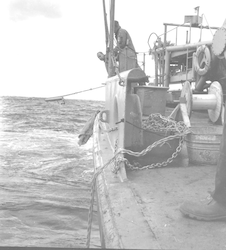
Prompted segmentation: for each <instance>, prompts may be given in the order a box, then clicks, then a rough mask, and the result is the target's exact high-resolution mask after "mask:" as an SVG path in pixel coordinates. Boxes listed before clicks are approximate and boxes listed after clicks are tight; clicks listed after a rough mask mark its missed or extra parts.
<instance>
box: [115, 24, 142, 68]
mask: <svg viewBox="0 0 226 250" xmlns="http://www.w3.org/2000/svg"><path fill="white" fill-rule="evenodd" d="M114 33H115V38H116V41H117V45H116V47H115V48H114V54H115V56H116V58H117V59H116V60H117V61H118V62H119V72H122V71H126V70H129V69H133V68H139V65H138V63H137V53H136V51H135V48H134V46H133V42H132V39H131V37H130V35H129V33H128V32H127V31H126V30H125V29H122V28H121V26H120V25H119V22H118V21H115V23H114Z"/></svg>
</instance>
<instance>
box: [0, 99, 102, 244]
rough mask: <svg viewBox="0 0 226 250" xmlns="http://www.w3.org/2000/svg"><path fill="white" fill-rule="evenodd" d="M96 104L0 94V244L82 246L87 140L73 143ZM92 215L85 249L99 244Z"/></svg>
mask: <svg viewBox="0 0 226 250" xmlns="http://www.w3.org/2000/svg"><path fill="white" fill-rule="evenodd" d="M102 108H103V102H98V101H86V100H66V101H65V104H62V103H57V102H46V101H45V99H43V98H25V97H0V246H20V247H22V246H35V247H65V248H66V247H73V248H77V247H85V243H86V237H87V226H88V225H87V220H88V209H89V206H90V179H91V177H92V170H93V158H92V138H91V139H90V140H89V141H88V142H87V143H86V144H85V145H84V146H81V147H79V146H78V144H77V142H78V135H79V131H80V130H81V129H82V128H83V126H84V124H85V123H86V121H87V120H88V119H89V118H90V117H91V115H92V114H93V113H94V112H96V111H97V110H101V109H102ZM84 171H85V175H84V174H83V173H84ZM93 216H94V219H93V226H92V234H91V245H90V247H94V248H95V247H96V248H99V247H100V239H99V228H98V223H97V212H96V209H95V207H94V215H93Z"/></svg>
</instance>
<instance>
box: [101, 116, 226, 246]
mask: <svg viewBox="0 0 226 250" xmlns="http://www.w3.org/2000/svg"><path fill="white" fill-rule="evenodd" d="M200 119H201V120H202V123H207V124H209V122H208V118H207V114H206V113H205V112H202V113H197V114H196V115H195V114H193V115H192V119H191V124H193V123H197V122H199V121H200ZM209 125H210V126H211V124H209ZM100 141H101V149H102V151H101V152H102V153H101V157H102V159H101V160H102V161H103V163H105V162H107V161H108V160H109V158H111V157H112V156H113V152H112V150H111V148H110V146H109V145H108V140H107V138H105V135H104V134H102V135H101V140H100ZM103 150H104V151H103ZM103 152H105V153H104V154H103ZM215 172H216V165H203V166H198V165H191V164H189V159H188V154H187V149H186V145H184V147H183V149H182V151H181V153H180V154H179V155H178V157H177V158H176V159H174V161H173V162H172V163H170V164H169V165H168V166H167V167H162V168H155V169H146V170H140V171H139V170H138V171H132V170H130V169H126V174H127V178H128V180H127V181H125V182H121V181H120V180H119V178H118V177H117V176H114V174H113V173H112V171H111V169H110V168H106V169H105V170H104V172H103V174H101V175H100V176H99V177H98V182H97V197H98V204H99V209H100V216H99V217H100V225H101V234H102V236H104V238H105V240H104V241H105V243H104V244H105V246H106V247H111V248H127V249H129V248H130V249H183V250H184V249H186V250H187V249H188V250H190V249H197V250H202V249H203V250H204V249H205V250H208V249H209V250H213V249H224V248H225V247H226V237H225V233H226V221H212V222H206V221H197V220H194V219H190V218H187V217H185V216H183V215H182V213H181V212H180V210H179V207H180V205H181V204H182V203H183V202H184V201H186V200H191V201H197V202H201V203H202V202H203V203H206V202H208V201H209V199H208V197H210V194H209V192H211V191H212V190H213V189H214V181H215Z"/></svg>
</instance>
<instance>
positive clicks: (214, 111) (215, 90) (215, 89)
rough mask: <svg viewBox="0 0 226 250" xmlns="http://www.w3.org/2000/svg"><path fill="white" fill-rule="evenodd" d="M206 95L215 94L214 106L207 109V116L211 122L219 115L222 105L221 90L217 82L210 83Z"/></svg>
mask: <svg viewBox="0 0 226 250" xmlns="http://www.w3.org/2000/svg"><path fill="white" fill-rule="evenodd" d="M208 95H214V96H215V103H216V104H215V106H213V108H211V109H208V114H209V118H210V120H211V121H212V122H217V121H218V119H219V117H220V116H221V111H222V106H223V91H222V87H221V85H220V83H219V82H217V81H215V82H213V83H212V84H211V86H210V88H209V92H208Z"/></svg>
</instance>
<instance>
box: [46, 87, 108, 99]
mask: <svg viewBox="0 0 226 250" xmlns="http://www.w3.org/2000/svg"><path fill="white" fill-rule="evenodd" d="M103 87H105V86H104V85H103V86H99V87H95V88H90V89H85V90H81V91H77V92H74V93H71V94H66V95H61V96H54V97H49V98H46V99H45V100H46V101H51V99H52V101H55V99H57V98H59V99H63V98H64V97H65V96H70V95H75V94H79V93H83V92H86V91H90V90H94V89H99V88H103Z"/></svg>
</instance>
